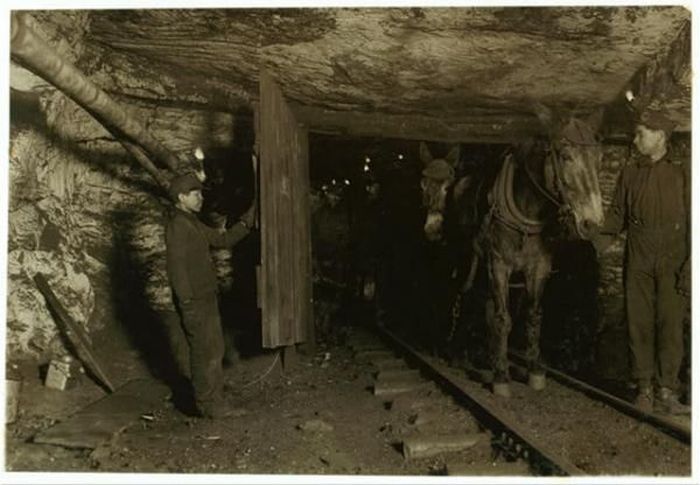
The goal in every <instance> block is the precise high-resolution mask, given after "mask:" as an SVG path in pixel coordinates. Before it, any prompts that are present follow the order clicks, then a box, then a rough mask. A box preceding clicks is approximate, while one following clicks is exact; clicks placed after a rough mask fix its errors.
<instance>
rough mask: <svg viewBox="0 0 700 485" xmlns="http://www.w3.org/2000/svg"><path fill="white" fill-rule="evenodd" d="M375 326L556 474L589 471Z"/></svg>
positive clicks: (480, 417) (487, 423)
mask: <svg viewBox="0 0 700 485" xmlns="http://www.w3.org/2000/svg"><path fill="white" fill-rule="evenodd" d="M374 329H375V330H376V331H377V332H378V333H379V334H380V335H381V336H382V337H384V338H385V339H386V340H388V341H390V342H391V343H392V344H393V346H394V347H395V348H397V349H398V350H399V351H400V352H401V353H402V354H403V355H405V356H406V358H407V360H409V361H411V362H412V363H414V364H416V365H417V366H418V367H419V368H420V370H421V371H422V372H424V373H425V374H426V375H427V376H429V377H430V378H432V379H433V380H434V381H435V382H436V383H438V385H440V387H441V388H443V389H444V390H445V391H446V392H448V393H449V394H450V395H452V396H453V397H454V398H455V399H457V400H458V401H459V402H461V403H463V404H464V405H465V406H466V407H467V408H468V409H469V410H470V411H471V412H472V413H473V414H474V416H475V417H476V418H477V419H478V420H479V421H480V422H481V423H482V424H483V425H484V426H486V427H487V428H489V429H491V430H492V431H494V432H496V433H501V432H506V433H508V434H510V435H512V436H514V437H515V439H517V440H518V441H520V442H522V444H523V445H524V446H526V447H527V448H529V450H530V457H531V459H533V458H535V457H539V458H540V459H541V460H542V461H544V462H545V463H548V464H549V465H550V467H549V468H550V471H551V472H552V474H554V475H569V476H585V475H588V474H587V473H586V472H585V471H583V470H582V469H581V468H579V467H577V466H576V465H575V464H574V463H572V462H571V461H570V460H569V459H568V458H566V457H565V456H563V455H562V454H561V453H559V452H558V451H557V450H554V449H552V448H551V447H549V446H547V445H545V444H544V443H542V442H541V441H539V440H538V439H537V438H535V437H533V436H532V433H531V432H530V431H529V430H527V429H526V428H525V427H523V426H521V425H520V424H518V423H515V422H514V421H513V419H512V418H510V417H509V416H507V415H506V413H505V412H504V411H502V410H499V409H496V408H495V407H494V406H493V405H490V404H488V403H486V402H485V401H484V400H483V399H482V398H479V397H478V396H475V395H473V393H470V392H469V391H468V390H467V389H466V388H465V387H464V386H463V385H461V384H460V383H459V382H457V380H456V379H454V378H453V377H451V376H449V375H447V374H445V373H444V372H442V371H441V370H440V369H437V368H436V367H435V366H434V365H433V364H432V363H431V362H430V361H429V360H428V359H427V358H425V357H424V356H423V355H421V354H420V353H419V352H417V351H415V350H414V349H413V348H412V347H411V346H410V345H408V344H407V343H406V342H404V341H403V340H402V339H401V338H400V337H398V336H397V335H395V334H394V333H392V332H391V331H389V330H387V329H386V328H383V327H379V326H377V327H374ZM540 465H541V464H540ZM542 468H544V467H542Z"/></svg>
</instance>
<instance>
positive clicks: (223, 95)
mask: <svg viewBox="0 0 700 485" xmlns="http://www.w3.org/2000/svg"><path fill="white" fill-rule="evenodd" d="M689 19H690V11H688V10H687V9H684V8H682V7H582V8H391V9H386V8H370V9H366V8H365V9H258V10H251V9H218V10H208V9H197V10H125V11H109V10H96V11H91V12H90V13H89V22H88V27H87V33H86V35H85V37H84V43H85V44H86V46H87V47H88V49H94V50H95V52H98V51H99V58H100V59H101V62H102V63H104V65H107V66H109V71H110V72H111V73H112V74H111V78H110V80H109V83H110V85H109V86H104V87H106V88H108V89H109V90H110V91H112V92H116V93H119V94H124V95H129V96H135V97H145V98H156V99H164V98H167V99H169V100H174V101H194V102H198V103H205V104H207V105H209V106H211V107H212V108H213V109H217V110H224V111H234V112H236V111H240V110H245V109H248V110H249V109H250V106H251V104H252V103H254V102H255V101H256V100H257V98H258V83H257V80H258V73H259V69H260V68H264V69H267V70H269V71H270V72H271V73H272V74H273V76H274V77H275V78H276V79H277V80H278V82H279V84H280V86H281V88H282V90H283V92H284V93H285V95H286V96H287V98H288V99H289V100H290V102H292V103H293V104H294V105H295V106H296V108H297V110H298V113H299V117H300V118H301V119H302V120H303V121H305V122H306V123H308V124H310V125H311V126H312V127H313V128H318V129H319V130H326V131H329V132H333V131H334V130H335V131H337V132H340V133H342V132H346V133H351V134H360V135H361V134H369V135H371V134H375V135H378V134H381V133H385V134H388V135H390V136H391V135H396V136H404V137H410V136H414V137H416V138H420V135H421V134H423V133H425V134H428V133H431V134H432V135H433V136H432V138H437V139H439V138H445V139H449V138H460V137H461V138H464V137H465V136H466V135H465V134H469V133H471V134H473V135H474V137H475V138H479V137H481V138H484V139H488V138H489V137H494V138H499V137H506V138H507V136H508V134H513V133H516V134H517V133H522V132H527V131H529V130H530V131H531V130H532V128H531V127H532V126H533V120H534V118H533V117H532V116H531V115H530V114H529V112H528V109H527V106H528V100H539V101H542V102H545V103H548V104H551V105H559V106H566V107H569V108H573V109H578V110H582V111H588V110H591V109H593V108H594V107H597V106H602V105H609V104H611V103H613V102H616V101H617V100H618V99H619V98H620V97H621V93H622V92H623V91H624V89H625V88H626V86H628V85H629V83H630V81H631V80H632V79H633V77H634V76H635V73H637V72H638V71H640V69H642V68H643V67H644V66H645V65H647V64H649V63H650V62H652V61H653V60H654V59H655V58H657V57H658V56H662V55H663V54H664V52H665V51H667V50H668V48H669V46H670V45H671V44H672V43H673V41H674V39H676V37H677V36H678V34H679V32H680V31H681V29H682V28H683V26H684V24H685V23H687V22H688V21H689ZM689 78H690V76H689V75H688V80H686V81H684V82H686V83H687V86H686V88H687V90H686V95H685V97H684V99H682V100H680V102H679V101H678V100H676V102H675V105H676V106H677V108H678V109H679V110H680V111H682V116H685V117H687V118H688V119H689V110H690V96H689V90H690V87H689V86H690V81H689ZM146 81H147V82H146Z"/></svg>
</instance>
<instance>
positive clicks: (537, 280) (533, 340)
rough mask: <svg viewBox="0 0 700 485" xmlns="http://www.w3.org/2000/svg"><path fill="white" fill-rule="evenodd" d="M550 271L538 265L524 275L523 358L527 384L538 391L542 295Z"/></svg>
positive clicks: (541, 380) (541, 386)
mask: <svg viewBox="0 0 700 485" xmlns="http://www.w3.org/2000/svg"><path fill="white" fill-rule="evenodd" d="M550 269H551V266H550V265H549V264H540V265H537V266H536V267H534V268H532V269H529V270H528V271H526V273H525V290H526V293H527V317H526V321H525V333H526V345H527V347H526V350H525V358H526V360H527V368H528V373H529V378H528V383H529V385H530V387H532V388H533V389H535V390H538V391H539V390H542V389H544V387H545V377H544V369H543V368H542V361H541V359H540V330H541V328H542V294H543V293H544V286H545V283H546V282H547V279H548V277H549V273H550Z"/></svg>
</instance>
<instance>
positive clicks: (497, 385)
mask: <svg viewBox="0 0 700 485" xmlns="http://www.w3.org/2000/svg"><path fill="white" fill-rule="evenodd" d="M493 393H494V394H495V395H496V396H498V397H510V384H509V383H507V382H494V383H493Z"/></svg>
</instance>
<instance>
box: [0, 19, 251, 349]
mask: <svg viewBox="0 0 700 485" xmlns="http://www.w3.org/2000/svg"><path fill="white" fill-rule="evenodd" d="M81 19H82V18H81V17H80V16H70V17H62V16H61V15H58V16H52V17H51V21H52V23H51V24H46V25H44V24H42V23H41V16H37V24H38V25H37V26H36V28H37V30H38V31H40V32H42V33H43V34H44V35H46V38H47V40H49V41H53V40H55V39H54V37H61V39H62V40H61V41H60V42H58V41H55V42H52V44H53V45H59V46H60V49H59V50H60V51H61V53H62V55H64V56H65V57H66V58H67V59H70V60H71V61H73V62H75V63H76V64H78V65H81V61H80V56H81V52H82V49H81V46H80V36H79V35H77V34H74V35H72V36H66V35H65V34H66V32H74V33H75V32H81V31H82V29H84V28H85V25H83V24H81V23H80V22H81ZM62 20H65V23H61V21H62ZM57 22H58V23H57ZM71 25H72V28H70V27H71ZM94 55H95V53H94V51H92V52H91V53H90V62H89V65H90V66H92V68H93V69H94V71H91V72H90V71H86V74H88V75H89V76H90V77H91V78H92V79H93V80H95V82H97V83H98V84H99V85H101V86H103V87H105V88H107V89H109V86H108V85H104V84H101V83H100V80H105V79H108V77H109V76H108V75H105V73H104V71H103V70H102V69H103V68H102V67H100V63H99V62H96V60H95V57H94ZM82 64H83V65H84V66H86V65H87V63H82ZM84 66H83V67H84ZM11 87H12V90H11V124H10V131H11V133H10V164H9V183H10V194H9V234H8V236H9V239H8V251H9V254H8V273H9V275H8V280H7V293H8V294H7V349H8V359H22V358H37V359H39V360H43V359H46V358H48V357H52V356H55V355H60V354H63V353H65V352H66V349H65V346H64V343H63V341H62V339H61V338H60V336H59V334H58V330H57V327H56V324H55V322H54V319H53V318H52V316H51V314H50V313H49V311H48V308H47V306H46V302H45V300H44V298H43V297H42V295H41V294H40V293H39V292H38V290H37V289H36V287H35V285H34V283H33V281H32V278H33V276H34V275H35V274H37V273H43V274H44V275H45V276H46V277H47V279H48V281H49V284H50V285H51V287H52V289H53V290H54V292H55V293H56V294H57V296H58V298H59V300H60V301H61V302H62V303H63V305H64V306H65V308H66V310H67V311H68V313H69V314H70V315H71V317H73V319H74V320H75V321H76V322H78V323H79V324H81V325H82V326H83V327H84V328H85V329H86V330H87V332H88V334H89V335H93V334H94V332H96V331H99V330H101V329H104V328H105V327H106V326H109V325H111V324H114V322H125V321H131V323H132V324H134V323H135V321H138V320H142V319H147V318H151V317H152V316H153V315H155V314H157V313H158V312H160V311H165V310H169V309H171V304H172V302H171V299H170V290H169V287H168V284H167V280H166V275H165V265H164V256H165V252H164V251H165V243H164V235H163V227H164V222H165V218H166V216H167V210H168V207H169V204H168V202H167V200H166V199H165V197H164V194H162V193H161V192H160V190H159V189H158V187H157V186H156V185H155V182H153V181H152V180H151V179H150V178H149V176H148V175H147V174H146V173H145V171H144V170H143V169H142V168H141V167H140V166H139V165H138V164H137V163H136V162H135V161H134V160H132V159H131V158H130V157H129V156H128V155H127V154H126V152H125V151H124V150H123V148H122V147H121V145H120V144H119V143H118V142H116V141H115V140H114V139H113V138H112V136H111V135H110V134H109V133H107V131H106V130H105V129H104V128H103V127H102V126H101V125H99V124H98V123H97V122H96V121H94V120H93V119H92V118H91V116H90V115H89V114H87V112H85V111H84V110H83V109H82V108H80V107H79V106H77V105H76V104H75V103H73V102H72V101H71V100H69V99H68V98H66V97H65V96H64V95H63V94H62V93H60V92H58V91H57V90H55V89H54V88H52V87H51V86H49V85H47V83H45V82H44V81H43V80H41V79H39V78H37V77H35V76H33V75H32V74H31V73H28V72H27V71H25V70H23V69H22V68H20V67H18V66H16V65H12V72H11ZM120 101H121V102H122V103H125V104H128V105H129V106H130V108H129V109H131V110H132V111H133V112H134V114H135V115H136V116H139V117H140V118H141V119H142V120H144V121H145V123H146V124H147V126H148V127H149V129H150V130H151V132H152V133H153V134H154V136H155V137H156V138H158V139H159V140H160V141H161V142H162V143H163V144H164V145H165V146H166V147H167V148H169V149H170V150H172V151H173V152H175V153H176V154H179V155H180V156H181V158H182V157H185V156H189V154H191V153H192V150H194V148H195V147H196V146H203V147H204V149H205V153H206V152H207V151H208V150H218V151H219V152H221V153H227V151H230V150H232V149H234V145H235V143H234V142H235V141H237V140H236V137H237V135H236V133H237V127H236V126H235V122H236V119H235V117H234V116H233V115H231V114H227V113H213V112H208V111H206V110H205V109H202V108H201V107H185V108H182V107H173V106H171V105H169V104H166V103H157V104H148V103H145V102H139V103H138V104H134V101H133V100H129V99H121V100H120ZM170 104H172V103H170ZM223 162H224V163H231V162H233V160H232V159H231V158H226V157H224V159H223ZM217 257H218V258H219V259H220V260H221V261H223V262H224V263H226V262H227V261H228V260H230V252H226V251H224V252H219V253H217ZM219 266H220V267H221V268H222V278H224V279H225V281H227V280H228V281H229V282H230V279H231V267H230V264H228V265H227V264H223V265H219Z"/></svg>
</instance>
